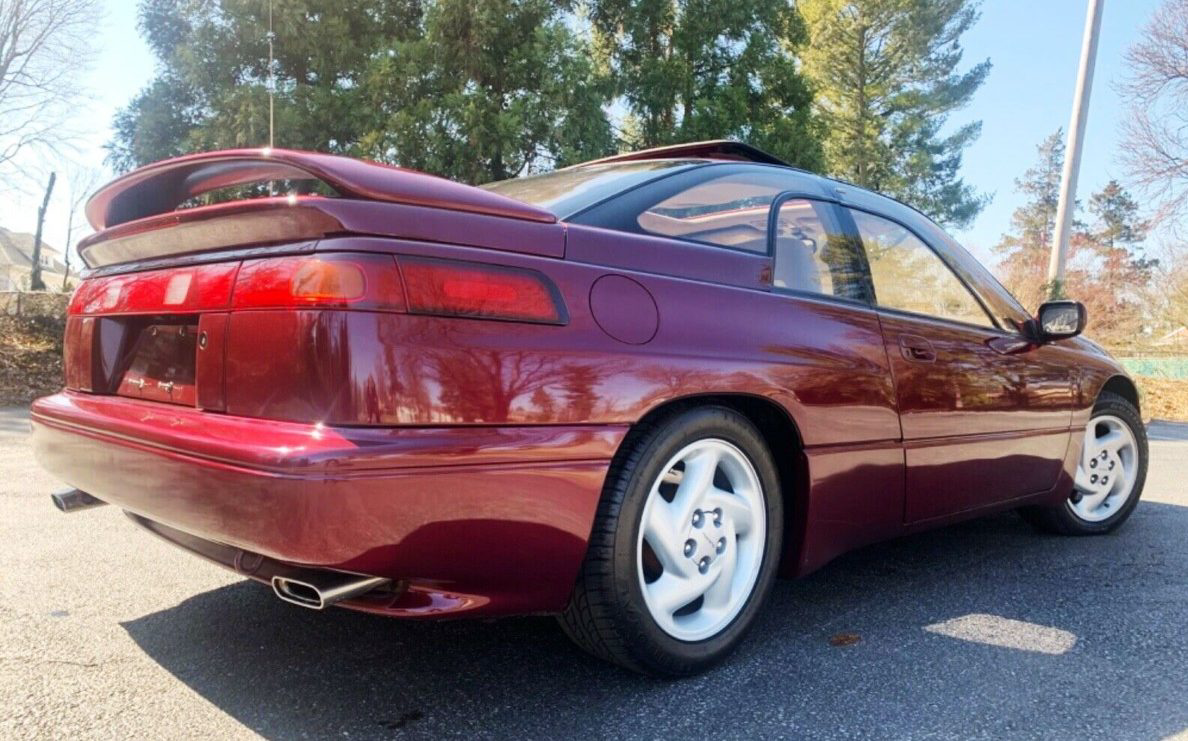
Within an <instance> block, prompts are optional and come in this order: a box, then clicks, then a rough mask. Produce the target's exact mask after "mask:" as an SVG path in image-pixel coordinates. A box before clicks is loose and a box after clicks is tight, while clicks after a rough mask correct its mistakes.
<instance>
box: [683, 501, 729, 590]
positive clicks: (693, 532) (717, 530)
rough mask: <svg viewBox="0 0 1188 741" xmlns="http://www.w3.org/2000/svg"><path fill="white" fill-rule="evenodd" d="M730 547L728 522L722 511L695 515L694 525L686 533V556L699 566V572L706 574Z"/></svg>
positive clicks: (703, 512)
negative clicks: (727, 530)
mask: <svg viewBox="0 0 1188 741" xmlns="http://www.w3.org/2000/svg"><path fill="white" fill-rule="evenodd" d="M728 545H729V543H728V540H727V538H726V520H725V515H724V514H723V513H722V511H721V510H719V509H713V510H700V509H699V510H697V512H695V513H694V514H693V522H692V525H691V526H690V527H689V529H688V531H687V532H686V533H685V556H686V557H687V558H688V559H689V560H690V561H692V562H693V563H695V564H697V568H698V570H700V571H701V573H703V574H704V573H705V572H706V571H707V570H708V569H709V566H710V564H712V563H713V562H714V561H715V560H717V558H718V556H720V555H722V553H724V552H725V551H726V548H727V547H728Z"/></svg>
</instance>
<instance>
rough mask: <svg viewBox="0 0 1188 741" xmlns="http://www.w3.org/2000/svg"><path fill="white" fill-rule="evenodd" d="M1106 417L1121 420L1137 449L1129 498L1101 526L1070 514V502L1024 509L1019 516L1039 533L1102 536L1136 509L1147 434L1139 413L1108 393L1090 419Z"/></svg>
mask: <svg viewBox="0 0 1188 741" xmlns="http://www.w3.org/2000/svg"><path fill="white" fill-rule="evenodd" d="M1102 414H1109V415H1113V416H1114V417H1117V418H1118V419H1120V420H1122V422H1123V423H1124V424H1125V425H1126V426H1127V427H1129V428H1130V431H1131V433H1133V434H1134V439H1135V443H1136V444H1137V446H1138V473H1137V476H1136V478H1135V482H1134V489H1133V490H1132V491H1131V493H1130V498H1129V499H1127V500H1126V502H1125V504H1123V505H1122V506H1121V507H1120V508H1119V509H1118V511H1117V512H1115V513H1114V514H1113V515H1111V516H1110V517H1108V518H1106V519H1104V520H1101V521H1100V522H1089V521H1088V520H1084V519H1082V518H1081V517H1078V516H1077V514H1076V513H1075V512H1074V511H1073V509H1072V505H1071V500H1065V501H1063V502H1061V503H1060V504H1057V505H1049V506H1042V507H1041V506H1036V507H1024V508H1022V509H1020V510H1019V513H1020V514H1021V515H1022V516H1023V518H1024V519H1025V520H1027V521H1028V522H1029V523H1031V524H1032V525H1034V526H1035V527H1036V528H1037V529H1039V530H1040V531H1042V532H1047V533H1055V534H1058V535H1103V534H1105V533H1109V532H1113V531H1114V530H1117V529H1118V528H1119V527H1121V526H1122V523H1124V522H1126V520H1127V519H1128V518H1129V517H1130V515H1131V513H1132V512H1134V508H1135V507H1136V506H1138V501H1139V497H1141V496H1142V493H1143V484H1144V483H1145V482H1146V480H1147V430H1146V427H1144V426H1143V420H1142V417H1140V416H1139V412H1138V409H1135V407H1134V405H1133V404H1131V403H1130V402H1129V401H1127V400H1126V399H1124V398H1122V397H1121V396H1118V395H1117V394H1114V393H1111V392H1109V391H1103V392H1102V393H1101V396H1100V397H1098V399H1097V403H1096V404H1095V405H1094V406H1093V411H1092V412H1091V414H1090V419H1092V418H1094V417H1097V416H1100V415H1102Z"/></svg>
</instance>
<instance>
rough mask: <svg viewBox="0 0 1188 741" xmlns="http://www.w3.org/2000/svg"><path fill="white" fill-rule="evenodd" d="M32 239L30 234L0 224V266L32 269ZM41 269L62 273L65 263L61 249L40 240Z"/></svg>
mask: <svg viewBox="0 0 1188 741" xmlns="http://www.w3.org/2000/svg"><path fill="white" fill-rule="evenodd" d="M33 240H34V236H33V235H32V234H26V233H24V232H13V231H9V230H8V229H5V228H4V227H2V226H0V267H8V266H13V267H18V268H25V269H26V270H32V269H33ZM41 255H42V261H43V262H42V270H45V271H47V272H50V273H58V274H61V273H64V272H65V271H66V265H65V264H64V263H63V262H62V251H61V250H59V249H58V248H56V247H53V246H52V245H49V244H47V243H46V242H45V240H44V239H43V240H42V241H41Z"/></svg>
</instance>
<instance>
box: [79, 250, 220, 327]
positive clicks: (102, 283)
mask: <svg viewBox="0 0 1188 741" xmlns="http://www.w3.org/2000/svg"><path fill="white" fill-rule="evenodd" d="M238 269H239V263H235V262H232V263H220V264H216V265H198V266H195V267H189V268H166V269H165V270H151V271H147V272H142V273H129V274H126V275H111V276H106V277H100V278H88V279H87V280H84V281H83V282H82V284H81V285H80V286H79V287H78V289H77V290H76V291H75V292H74V296H73V297H72V298H71V299H70V310H69V313H70V314H71V315H80V314H91V315H95V314H166V313H168V314H187V313H192V312H197V311H211V310H215V309H225V308H227V305H228V304H229V303H230V301H231V287H232V286H233V285H234V283H235V272H236V271H237V270H238Z"/></svg>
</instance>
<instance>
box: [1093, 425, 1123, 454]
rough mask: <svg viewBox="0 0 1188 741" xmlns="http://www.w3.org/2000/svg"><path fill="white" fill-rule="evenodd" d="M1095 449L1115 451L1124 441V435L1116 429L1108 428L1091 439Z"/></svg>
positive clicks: (1119, 448) (1120, 447)
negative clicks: (1099, 435) (1102, 433)
mask: <svg viewBox="0 0 1188 741" xmlns="http://www.w3.org/2000/svg"><path fill="white" fill-rule="evenodd" d="M1093 443H1094V448H1095V450H1096V451H1101V450H1108V451H1111V452H1113V453H1117V452H1118V451H1119V450H1121V449H1122V446H1123V445H1124V444H1125V443H1126V436H1125V435H1123V434H1122V433H1121V432H1119V431H1118V430H1110V431H1109V432H1107V433H1106V434H1104V435H1102V436H1101V437H1099V438H1097V439H1096V440H1094V441H1093Z"/></svg>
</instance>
